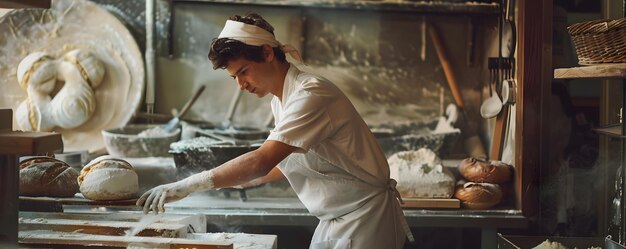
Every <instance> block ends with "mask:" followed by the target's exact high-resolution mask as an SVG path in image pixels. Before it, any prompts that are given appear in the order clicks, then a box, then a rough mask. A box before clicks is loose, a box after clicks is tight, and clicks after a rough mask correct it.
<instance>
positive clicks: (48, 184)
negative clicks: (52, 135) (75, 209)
mask: <svg viewBox="0 0 626 249" xmlns="http://www.w3.org/2000/svg"><path fill="white" fill-rule="evenodd" d="M76 177H78V170H76V169H74V168H72V167H70V166H69V165H68V164H67V163H65V162H63V161H61V160H58V159H54V158H52V157H33V158H29V159H26V160H24V161H22V162H21V163H20V187H19V192H20V195H27V196H50V197H72V196H74V195H75V194H76V193H78V182H77V181H76Z"/></svg>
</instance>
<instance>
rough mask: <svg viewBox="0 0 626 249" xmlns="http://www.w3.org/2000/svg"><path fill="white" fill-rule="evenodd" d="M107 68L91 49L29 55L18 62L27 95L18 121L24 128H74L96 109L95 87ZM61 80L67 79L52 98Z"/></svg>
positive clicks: (20, 81) (20, 78) (21, 84)
mask: <svg viewBox="0 0 626 249" xmlns="http://www.w3.org/2000/svg"><path fill="white" fill-rule="evenodd" d="M104 74H105V69H104V66H103V64H102V62H100V61H99V60H98V59H97V58H96V57H94V56H93V55H92V54H91V52H89V51H88V50H85V49H76V50H72V51H70V52H68V53H66V54H65V55H64V56H63V58H62V59H60V60H53V59H52V57H51V56H50V55H48V54H46V53H44V52H35V53H31V54H29V55H28V56H26V57H25V58H24V59H23V60H22V61H21V62H20V64H19V66H18V70H17V78H18V82H19V84H20V86H21V87H22V89H25V90H26V93H27V94H28V97H27V98H26V100H24V101H23V102H22V103H21V104H20V106H19V107H18V108H17V110H16V114H15V115H16V121H17V124H18V126H19V127H20V128H21V129H23V130H30V131H51V130H52V129H54V128H55V127H61V128H64V129H71V128H75V127H78V126H80V125H81V124H83V123H85V122H86V121H87V120H89V118H90V117H91V116H92V114H93V113H94V112H95V109H96V99H95V96H94V91H93V89H95V88H97V87H98V86H99V85H100V83H101V82H102V79H103V78H104ZM58 82H65V84H64V85H63V87H62V88H61V89H60V90H59V92H58V93H57V94H56V95H55V96H54V97H51V96H50V94H52V91H53V90H54V89H55V87H56V84H57V83H58Z"/></svg>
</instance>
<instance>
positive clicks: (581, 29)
mask: <svg viewBox="0 0 626 249" xmlns="http://www.w3.org/2000/svg"><path fill="white" fill-rule="evenodd" d="M567 31H568V32H569V34H570V35H571V36H572V40H573V41H574V45H575V46H576V54H577V55H578V63H579V64H581V65H592V64H601V63H625V62H626V18H621V19H617V20H610V19H604V20H594V21H589V22H582V23H576V24H573V25H571V26H569V27H567Z"/></svg>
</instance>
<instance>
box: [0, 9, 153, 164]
mask: <svg viewBox="0 0 626 249" xmlns="http://www.w3.org/2000/svg"><path fill="white" fill-rule="evenodd" d="M76 48H87V49H90V50H91V51H92V52H93V53H94V55H95V56H96V57H97V58H98V59H100V60H101V61H102V62H103V64H104V66H105V68H106V72H105V76H104V80H103V82H102V83H101V85H100V86H98V88H96V89H94V92H95V95H96V105H97V106H96V110H95V113H94V114H93V116H92V117H91V118H90V119H89V120H88V121H86V122H85V123H84V124H82V125H81V126H79V127H76V128H74V129H69V130H63V129H60V128H57V129H56V130H55V131H57V132H60V133H61V134H62V136H63V144H64V150H65V151H73V150H89V151H90V152H94V151H97V150H101V149H103V148H104V142H103V140H102V137H101V133H100V132H101V131H102V130H103V129H107V128H115V127H121V126H124V125H126V124H127V123H128V121H129V120H130V118H131V117H132V115H133V113H134V112H135V111H136V109H137V108H138V106H139V104H140V101H141V98H142V93H143V88H144V64H143V58H142V55H141V52H140V50H139V47H138V46H137V43H136V42H135V40H134V38H133V37H132V35H131V34H130V32H129V31H128V29H127V28H126V27H125V26H124V25H123V24H122V23H121V22H120V21H119V20H118V19H117V18H116V17H115V16H113V15H112V14H111V13H109V12H108V11H107V10H105V9H103V8H101V7H99V6H98V5H96V4H94V3H91V2H89V1H84V0H81V1H72V0H60V1H53V4H52V7H51V8H50V9H17V10H13V11H10V12H9V13H7V14H6V15H4V16H3V17H2V18H0V90H1V91H2V97H1V98H0V108H12V109H13V110H14V112H15V110H16V108H17V106H18V105H19V104H20V103H21V102H22V101H24V99H26V97H27V94H26V92H25V91H24V90H23V89H21V88H20V87H19V84H18V82H17V76H16V71H17V66H18V64H19V62H20V61H21V60H22V59H23V58H24V57H25V56H26V55H28V54H29V53H32V52H35V51H46V52H48V53H49V54H51V55H52V56H53V57H55V58H60V57H61V56H63V54H65V53H66V52H68V51H70V50H72V49H76ZM14 120H15V118H14ZM13 127H14V129H15V130H18V129H19V127H17V124H16V123H15V121H14V124H13Z"/></svg>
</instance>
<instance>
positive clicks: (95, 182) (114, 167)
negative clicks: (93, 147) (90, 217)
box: [78, 156, 139, 200]
mask: <svg viewBox="0 0 626 249" xmlns="http://www.w3.org/2000/svg"><path fill="white" fill-rule="evenodd" d="M78 184H79V186H80V192H81V193H82V194H83V196H85V198H88V199H92V200H125V199H131V198H135V197H137V192H138V190H139V179H138V176H137V173H136V172H135V170H134V169H133V166H132V165H130V163H128V162H127V161H124V160H122V159H119V158H114V157H111V156H101V157H98V158H96V159H94V160H92V161H91V162H89V163H88V164H87V165H86V166H85V167H84V168H83V169H82V170H81V172H80V176H78Z"/></svg>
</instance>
